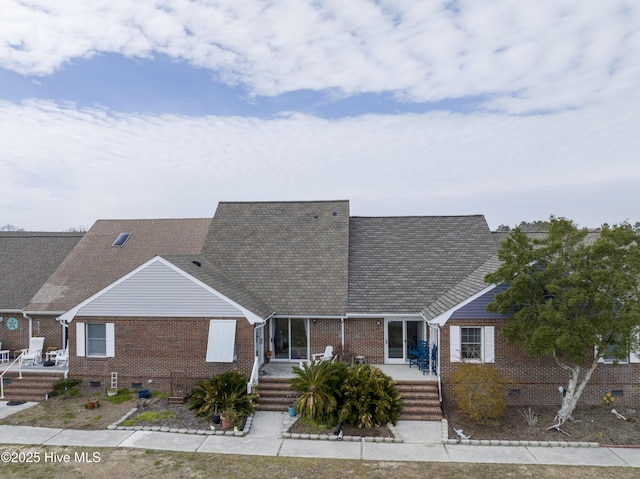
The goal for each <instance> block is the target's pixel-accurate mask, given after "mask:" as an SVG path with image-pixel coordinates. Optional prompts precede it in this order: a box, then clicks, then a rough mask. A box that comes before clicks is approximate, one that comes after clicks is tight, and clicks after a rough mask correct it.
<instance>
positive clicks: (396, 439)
mask: <svg viewBox="0 0 640 479" xmlns="http://www.w3.org/2000/svg"><path fill="white" fill-rule="evenodd" d="M296 420H297V418H296V417H295V416H293V417H292V416H289V417H285V419H284V421H282V434H281V436H282V437H283V438H284V439H305V440H312V441H337V440H338V436H337V435H335V434H311V433H298V432H293V433H292V432H289V428H290V427H291V426H292V425H293V424H294V423H295V422H296ZM387 427H388V428H389V429H390V430H391V433H392V434H393V437H370V436H342V440H343V441H348V442H387V443H403V442H404V440H403V439H402V437H400V434H399V433H398V431H397V430H396V428H395V427H393V425H391V424H389V425H388V426H387Z"/></svg>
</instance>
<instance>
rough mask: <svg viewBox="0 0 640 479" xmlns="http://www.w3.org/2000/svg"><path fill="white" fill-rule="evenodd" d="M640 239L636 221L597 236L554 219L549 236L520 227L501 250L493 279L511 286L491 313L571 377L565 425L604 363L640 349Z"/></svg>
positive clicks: (509, 333) (509, 334)
mask: <svg viewBox="0 0 640 479" xmlns="http://www.w3.org/2000/svg"><path fill="white" fill-rule="evenodd" d="M639 242H640V236H639V235H638V233H637V232H636V231H635V230H634V227H632V226H631V225H630V224H628V223H623V224H621V225H614V226H609V225H604V226H602V228H601V229H600V230H599V231H598V232H597V233H589V231H588V230H586V229H580V228H578V227H577V226H576V225H575V224H574V223H573V222H572V221H570V220H567V219H564V218H554V217H552V218H551V219H550V221H549V227H548V232H547V234H545V235H543V236H542V237H540V235H536V237H532V236H530V235H528V234H527V233H525V232H524V231H522V230H521V229H520V228H516V229H515V230H514V231H513V232H512V233H511V234H510V235H509V236H508V238H507V239H505V240H504V241H503V243H502V245H501V247H500V250H499V253H498V257H499V259H500V260H501V266H500V267H499V268H498V269H497V270H496V271H495V272H493V273H490V274H488V275H487V276H486V278H485V279H486V280H487V281H488V282H491V283H503V284H506V285H508V288H507V289H506V290H505V291H503V292H501V293H498V294H496V296H495V299H494V301H493V302H492V303H491V304H490V305H489V306H488V308H487V309H488V310H489V311H492V312H498V313H502V314H506V315H508V317H509V319H508V320H507V323H506V326H505V328H504V330H503V334H504V336H505V337H506V338H507V340H508V341H510V342H515V343H518V344H520V345H521V346H522V347H523V348H524V350H525V351H526V352H527V353H528V354H529V355H532V356H551V357H553V358H554V359H555V360H556V362H557V363H558V365H559V366H560V367H562V368H563V369H564V370H566V371H567V372H568V373H569V383H568V387H567V388H566V393H565V396H564V398H563V408H562V409H561V411H560V412H559V413H558V419H559V424H562V423H564V422H565V421H566V420H567V419H568V418H569V417H570V415H571V412H572V411H573V409H574V408H575V404H576V403H577V400H578V399H579V397H580V394H581V393H582V391H583V389H584V387H585V386H586V383H587V382H588V380H589V378H590V377H591V373H592V372H593V370H594V369H595V367H596V366H597V363H598V359H600V358H601V357H602V356H603V355H604V354H605V353H607V352H611V351H613V352H614V354H616V355H617V356H620V357H623V356H624V355H627V354H629V352H630V351H631V350H632V349H633V348H635V347H637V344H636V340H637V332H638V328H639V327H640V244H639ZM594 351H596V353H595V354H594Z"/></svg>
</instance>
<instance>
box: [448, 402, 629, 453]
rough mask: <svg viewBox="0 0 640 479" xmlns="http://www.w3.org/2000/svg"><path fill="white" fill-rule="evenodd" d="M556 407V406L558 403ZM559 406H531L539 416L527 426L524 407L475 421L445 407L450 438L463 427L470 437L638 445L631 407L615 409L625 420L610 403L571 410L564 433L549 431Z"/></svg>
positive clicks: (454, 437) (563, 429) (563, 427)
mask: <svg viewBox="0 0 640 479" xmlns="http://www.w3.org/2000/svg"><path fill="white" fill-rule="evenodd" d="M558 407H559V406H558ZM558 407H549V406H545V407H533V408H532V409H533V411H534V412H535V413H536V414H537V415H538V421H537V423H536V424H535V426H529V425H528V424H527V421H526V420H525V418H524V417H523V416H522V414H521V412H522V411H526V410H527V409H528V408H526V407H508V408H507V409H506V411H505V413H504V415H503V416H502V417H500V418H497V419H494V420H490V421H487V422H486V423H484V424H478V423H476V422H475V421H473V420H471V419H469V418H468V417H467V416H465V415H464V414H462V413H461V412H460V411H459V410H457V409H451V408H450V409H447V410H445V417H446V419H447V420H448V421H449V438H451V439H457V438H458V436H457V434H456V433H455V431H454V430H453V429H454V428H455V429H462V430H463V431H464V434H465V435H466V436H471V438H472V439H481V440H482V439H489V440H492V439H495V440H500V439H503V440H510V441H571V442H597V443H599V444H602V445H624V446H630V445H634V446H640V414H639V412H638V411H639V410H638V409H636V408H632V407H620V406H618V407H617V408H615V409H616V411H617V412H619V413H620V414H622V415H623V416H625V417H626V421H625V420H622V419H618V418H617V417H616V416H615V415H614V414H613V413H612V412H611V410H612V409H613V407H612V406H609V407H605V406H585V407H578V408H576V410H575V411H574V413H573V418H574V420H573V421H569V422H567V423H566V424H564V425H563V426H562V427H561V430H562V431H564V432H565V433H567V434H563V433H561V432H558V431H556V430H548V429H547V428H548V427H549V426H552V425H554V424H555V422H554V420H553V419H554V417H555V414H556V412H557V410H558Z"/></svg>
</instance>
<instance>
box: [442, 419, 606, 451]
mask: <svg viewBox="0 0 640 479" xmlns="http://www.w3.org/2000/svg"><path fill="white" fill-rule="evenodd" d="M442 444H465V445H468V446H525V447H600V444H598V443H597V442H577V441H511V440H506V439H449V421H447V420H446V419H443V420H442Z"/></svg>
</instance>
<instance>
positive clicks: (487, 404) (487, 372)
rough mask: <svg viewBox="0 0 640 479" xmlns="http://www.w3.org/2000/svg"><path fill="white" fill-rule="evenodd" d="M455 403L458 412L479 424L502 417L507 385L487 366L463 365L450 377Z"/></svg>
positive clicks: (494, 370)
mask: <svg viewBox="0 0 640 479" xmlns="http://www.w3.org/2000/svg"><path fill="white" fill-rule="evenodd" d="M451 383H452V384H453V392H454V394H455V397H454V399H455V402H456V404H457V406H458V408H459V409H460V411H461V412H462V413H463V414H465V415H466V416H468V417H470V418H471V419H473V420H474V421H476V422H479V423H482V422H486V421H487V420H489V419H494V418H497V417H499V416H501V415H502V413H503V412H504V408H505V385H506V382H505V380H504V379H502V378H501V377H500V374H499V373H498V371H497V370H496V369H495V368H494V367H491V366H488V365H486V364H478V363H462V364H460V366H459V367H458V369H457V370H456V371H455V372H454V373H453V375H452V376H451Z"/></svg>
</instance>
